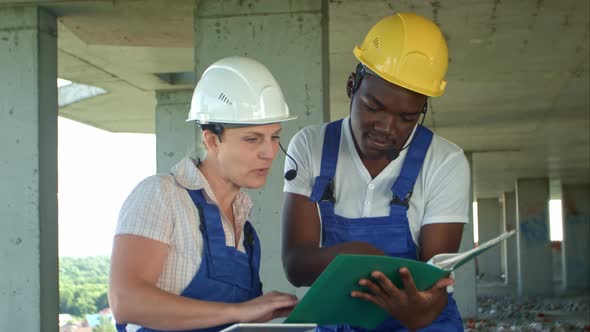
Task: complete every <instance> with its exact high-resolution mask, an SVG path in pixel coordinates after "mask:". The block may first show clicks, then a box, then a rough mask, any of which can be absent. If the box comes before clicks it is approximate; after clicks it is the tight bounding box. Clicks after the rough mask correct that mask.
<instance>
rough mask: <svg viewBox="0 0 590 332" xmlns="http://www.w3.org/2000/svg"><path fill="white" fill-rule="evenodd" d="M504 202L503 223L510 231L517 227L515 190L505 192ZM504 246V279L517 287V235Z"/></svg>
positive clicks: (514, 287) (504, 243)
mask: <svg viewBox="0 0 590 332" xmlns="http://www.w3.org/2000/svg"><path fill="white" fill-rule="evenodd" d="M503 201H504V204H503V205H502V224H503V231H504V232H510V231H511V230H513V229H516V195H515V194H514V192H505V193H504V194H503ZM502 247H503V248H504V253H505V255H504V257H505V259H504V268H503V270H504V281H505V283H506V285H507V286H508V287H509V288H511V289H516V280H517V270H516V256H517V250H516V236H511V237H510V238H508V239H506V240H505V241H504V242H503V243H502Z"/></svg>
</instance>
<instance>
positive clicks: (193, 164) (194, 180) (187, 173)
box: [171, 157, 252, 213]
mask: <svg viewBox="0 0 590 332" xmlns="http://www.w3.org/2000/svg"><path fill="white" fill-rule="evenodd" d="M171 172H172V175H173V176H174V179H175V180H176V183H178V184H179V185H180V186H182V187H184V188H186V189H189V190H201V189H204V191H205V194H206V196H207V199H208V200H210V201H211V202H213V203H215V204H217V199H216V198H215V194H213V190H211V186H209V182H208V181H207V178H206V177H205V176H204V175H203V173H201V171H200V170H199V168H198V167H197V161H196V160H194V159H192V158H188V157H187V158H184V159H182V160H181V161H180V162H179V163H178V164H176V165H175V166H174V167H172V170H171ZM233 205H234V208H235V207H240V210H241V209H245V210H246V211H248V213H249V211H250V209H251V208H252V198H251V197H250V196H249V195H248V194H246V193H244V192H242V191H239V192H238V194H237V195H236V198H235V200H234V203H233ZM242 213H243V212H242Z"/></svg>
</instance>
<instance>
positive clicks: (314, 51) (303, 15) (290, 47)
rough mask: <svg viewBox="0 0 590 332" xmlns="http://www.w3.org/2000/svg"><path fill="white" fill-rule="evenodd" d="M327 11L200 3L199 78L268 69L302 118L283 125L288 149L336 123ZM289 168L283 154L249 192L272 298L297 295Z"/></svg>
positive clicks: (309, 3) (306, 0) (307, 2)
mask: <svg viewBox="0 0 590 332" xmlns="http://www.w3.org/2000/svg"><path fill="white" fill-rule="evenodd" d="M327 10H328V1H327V0H321V1H317V0H303V1H291V0H259V1H238V0H234V1H213V0H202V1H198V2H197V9H196V10H195V20H194V21H195V77H197V78H199V77H200V76H201V74H202V73H203V71H204V69H205V68H206V67H207V66H208V65H210V64H211V63H213V62H214V61H216V60H218V59H220V58H222V57H225V56H231V55H241V56H248V57H251V58H254V59H256V60H258V61H260V62H262V63H263V64H264V65H266V66H267V67H268V68H269V69H270V71H271V72H272V73H273V75H274V76H275V78H276V79H277V81H278V83H279V84H280V86H281V88H282V90H283V92H284V94H285V98H286V101H287V103H288V104H289V108H290V110H291V112H292V113H294V114H295V115H297V116H298V119H297V120H294V121H290V122H287V123H285V124H284V125H283V131H282V133H281V141H282V142H283V143H284V144H287V143H288V142H289V140H290V139H291V137H292V136H293V135H294V134H295V133H296V132H297V131H298V130H299V129H301V128H303V127H304V126H307V125H312V124H319V123H322V122H324V121H325V120H327V119H328V118H329V114H330V113H329V108H328V106H329V85H328V71H329V63H328V27H327V24H328V15H327V14H328V12H327ZM351 47H352V41H351ZM351 61H352V55H351ZM283 163H284V156H283V155H282V154H279V156H278V157H277V159H276V160H275V162H274V165H273V167H272V170H271V173H270V174H269V176H268V181H267V183H266V186H265V187H264V188H262V189H260V190H255V191H251V192H250V194H251V195H252V197H253V199H254V208H253V210H252V213H251V215H250V216H251V218H250V219H251V221H252V222H253V224H254V226H255V227H256V230H257V231H258V233H259V235H260V238H261V241H262V262H261V271H260V273H261V277H262V282H263V284H264V291H265V292H266V291H269V290H272V289H277V290H284V291H293V287H292V286H291V285H290V284H289V282H288V281H287V280H286V278H285V274H284V272H283V266H282V263H281V255H280V252H281V236H280V235H279V234H281V207H282V197H283V193H282V191H283V190H282V189H283V172H282V169H283V167H282V165H283Z"/></svg>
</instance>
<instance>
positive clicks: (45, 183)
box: [0, 6, 59, 331]
mask: <svg viewBox="0 0 590 332" xmlns="http://www.w3.org/2000/svg"><path fill="white" fill-rule="evenodd" d="M0 72H1V73H2V79H1V80H0V137H1V138H2V139H0V151H2V158H1V159H0V184H1V185H0V202H1V203H0V216H1V220H2V221H1V222H0V264H1V265H2V274H1V276H0V317H1V318H0V331H55V330H56V329H57V326H58V320H57V318H58V308H59V296H58V245H57V234H58V232H57V29H56V19H55V17H53V16H51V15H50V14H49V13H47V12H45V11H43V10H41V9H39V8H37V7H33V6H31V7H0Z"/></svg>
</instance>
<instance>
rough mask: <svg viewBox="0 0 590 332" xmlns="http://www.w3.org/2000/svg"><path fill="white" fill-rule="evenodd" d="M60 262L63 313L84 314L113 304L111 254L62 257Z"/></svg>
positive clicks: (60, 300)
mask: <svg viewBox="0 0 590 332" xmlns="http://www.w3.org/2000/svg"><path fill="white" fill-rule="evenodd" d="M59 264H60V266H59V292H60V295H59V311H60V313H68V314H71V315H73V316H78V317H81V316H84V315H86V314H94V313H96V312H98V311H99V310H101V309H104V308H107V307H109V303H108V297H107V288H108V273H109V265H110V259H109V258H108V257H83V258H73V257H62V258H60V260H59Z"/></svg>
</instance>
